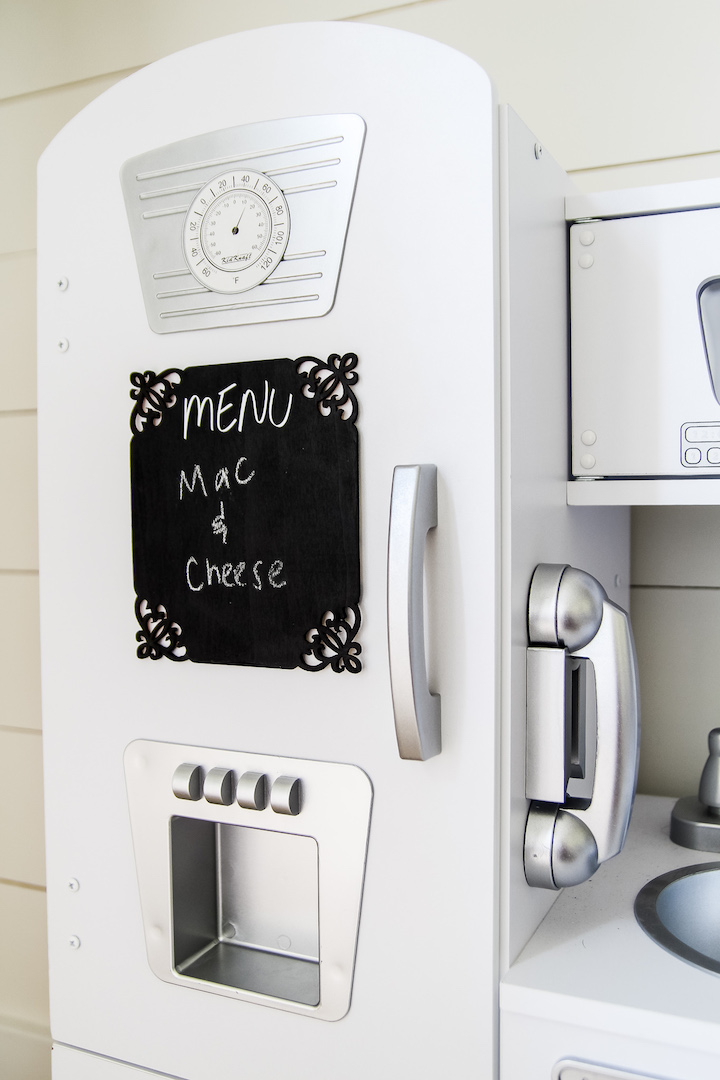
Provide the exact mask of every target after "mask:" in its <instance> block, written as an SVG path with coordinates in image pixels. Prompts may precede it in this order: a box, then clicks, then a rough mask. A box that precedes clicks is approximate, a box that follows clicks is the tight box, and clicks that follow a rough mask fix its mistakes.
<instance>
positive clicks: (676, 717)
mask: <svg viewBox="0 0 720 1080" xmlns="http://www.w3.org/2000/svg"><path fill="white" fill-rule="evenodd" d="M632 621H633V629H634V632H635V644H636V647H637V654H638V666H639V671H640V702H641V708H642V737H641V740H640V779H639V784H638V787H639V790H640V791H642V792H644V793H646V794H651V795H692V794H696V793H697V787H698V783H699V781H700V773H701V771H702V767H703V765H704V764H705V760H706V758H707V734H708V731H710V729H711V728H714V727H717V726H718V723H719V722H720V721H719V718H718V701H720V664H718V658H717V642H718V639H719V638H720V591H719V590H716V589H633V596H632Z"/></svg>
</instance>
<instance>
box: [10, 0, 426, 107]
mask: <svg viewBox="0 0 720 1080" xmlns="http://www.w3.org/2000/svg"><path fill="white" fill-rule="evenodd" d="M405 2H406V0H383V2H382V3H381V7H383V8H392V7H398V6H401V5H402V4H403V3H405ZM376 7H377V3H376V2H375V3H373V0H304V2H303V4H302V5H298V4H297V3H296V2H294V0H263V3H262V4H246V3H244V4H238V3H237V0H215V2H214V3H213V5H212V8H211V9H209V10H208V11H203V9H201V8H198V5H197V3H196V2H195V0H153V2H152V3H151V4H148V3H147V2H146V0H110V2H109V3H102V4H98V3H96V2H95V0H63V2H62V3H54V4H48V3H47V0H24V2H23V3H22V4H11V3H4V4H3V5H2V20H3V34H2V39H1V40H0V97H10V96H13V95H16V94H26V93H28V92H29V91H32V90H39V89H43V88H45V87H48V86H58V85H60V84H61V83H67V82H76V81H78V80H79V79H88V78H90V77H92V76H95V75H100V74H104V73H105V72H108V71H119V70H121V69H122V68H127V67H135V66H140V65H142V64H148V63H150V61H152V60H158V59H159V58H160V57H162V56H166V55H168V54H169V53H172V52H177V51H178V50H179V49H185V48H187V47H188V46H189V45H195V44H196V43H197V42H200V41H209V40H210V39H211V38H215V37H221V36H223V35H225V34H232V33H235V31H237V30H251V29H253V28H254V27H258V26H272V25H274V24H276V23H289V22H298V21H299V20H302V21H309V20H320V19H343V18H347V17H348V16H349V15H358V14H360V13H361V12H367V11H373V10H375V9H376Z"/></svg>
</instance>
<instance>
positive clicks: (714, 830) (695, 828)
mask: <svg viewBox="0 0 720 1080" xmlns="http://www.w3.org/2000/svg"><path fill="white" fill-rule="evenodd" d="M708 749H709V750H710V754H709V757H708V759H707V761H706V762H705V768H704V769H703V771H702V775H701V777H700V788H699V790H698V797H697V798H695V796H694V795H688V796H686V797H685V798H684V799H678V801H677V802H676V803H675V806H674V807H673V811H672V814H671V816H670V839H671V840H674V841H675V843H676V844H681V845H682V846H683V847H687V848H695V850H696V851H720V728H713V729H712V731H711V732H710V734H709V735H708Z"/></svg>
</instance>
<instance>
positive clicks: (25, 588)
mask: <svg viewBox="0 0 720 1080" xmlns="http://www.w3.org/2000/svg"><path fill="white" fill-rule="evenodd" d="M0 725H3V726H5V727H14V728H18V727H19V728H30V729H34V730H39V729H40V727H41V726H42V717H41V709H40V620H39V612H38V577H37V574H35V573H27V574H26V573H10V574H7V573H6V574H2V573H0Z"/></svg>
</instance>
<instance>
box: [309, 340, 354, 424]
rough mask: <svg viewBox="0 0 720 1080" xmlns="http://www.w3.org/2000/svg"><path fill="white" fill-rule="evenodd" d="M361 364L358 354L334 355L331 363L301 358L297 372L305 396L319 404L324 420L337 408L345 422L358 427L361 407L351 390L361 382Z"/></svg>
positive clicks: (328, 360) (310, 357)
mask: <svg viewBox="0 0 720 1080" xmlns="http://www.w3.org/2000/svg"><path fill="white" fill-rule="evenodd" d="M357 364H358V358H357V355H356V353H345V354H344V355H343V356H340V354H339V353H331V354H330V356H328V358H327V362H325V361H322V360H318V359H317V357H315V356H301V357H300V359H299V360H296V361H295V368H296V370H297V373H298V375H300V377H301V379H302V380H303V394H304V395H305V397H307V398H310V399H311V400H313V401H316V402H317V406H318V409H319V410H320V412H321V413H322V414H323V416H329V415H330V412H331V411H332V409H333V407H334V408H335V409H337V410H338V412H339V413H340V415H341V416H342V418H343V420H347V421H348V422H349V423H352V424H354V423H355V421H356V419H357V414H358V403H357V398H356V397H355V394H354V392H353V391H352V390H351V389H350V387H351V386H354V385H355V383H356V382H357V381H358V373H357V371H356V370H355V368H356V367H357Z"/></svg>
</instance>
